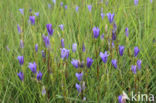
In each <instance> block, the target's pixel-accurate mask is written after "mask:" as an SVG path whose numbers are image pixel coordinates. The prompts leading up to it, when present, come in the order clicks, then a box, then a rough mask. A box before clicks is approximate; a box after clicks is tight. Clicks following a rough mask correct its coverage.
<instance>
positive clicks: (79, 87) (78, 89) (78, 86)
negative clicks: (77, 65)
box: [75, 83, 81, 93]
mask: <svg viewBox="0 0 156 103" xmlns="http://www.w3.org/2000/svg"><path fill="white" fill-rule="evenodd" d="M75 87H76V89H77V91H78V92H79V93H81V85H79V84H77V83H76V85H75Z"/></svg>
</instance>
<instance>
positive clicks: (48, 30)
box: [46, 24, 54, 36]
mask: <svg viewBox="0 0 156 103" xmlns="http://www.w3.org/2000/svg"><path fill="white" fill-rule="evenodd" d="M46 28H47V32H48V35H50V36H52V35H53V32H54V30H53V28H52V24H47V25H46Z"/></svg>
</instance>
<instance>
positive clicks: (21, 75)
mask: <svg viewBox="0 0 156 103" xmlns="http://www.w3.org/2000/svg"><path fill="white" fill-rule="evenodd" d="M17 75H18V77H19V79H20V80H21V81H23V80H24V74H23V73H22V72H19V73H17Z"/></svg>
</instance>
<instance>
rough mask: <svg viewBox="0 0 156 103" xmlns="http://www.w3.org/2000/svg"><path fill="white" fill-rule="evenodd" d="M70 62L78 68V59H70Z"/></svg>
mask: <svg viewBox="0 0 156 103" xmlns="http://www.w3.org/2000/svg"><path fill="white" fill-rule="evenodd" d="M71 64H72V65H73V66H74V67H75V68H78V67H79V61H78V60H75V59H72V61H71Z"/></svg>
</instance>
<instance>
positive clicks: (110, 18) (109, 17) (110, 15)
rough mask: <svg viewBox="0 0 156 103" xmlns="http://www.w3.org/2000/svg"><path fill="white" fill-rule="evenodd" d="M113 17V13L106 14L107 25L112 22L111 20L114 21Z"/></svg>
mask: <svg viewBox="0 0 156 103" xmlns="http://www.w3.org/2000/svg"><path fill="white" fill-rule="evenodd" d="M114 16H115V14H114V13H113V14H111V13H107V17H108V20H109V23H110V24H111V23H112V22H113V20H114Z"/></svg>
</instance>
